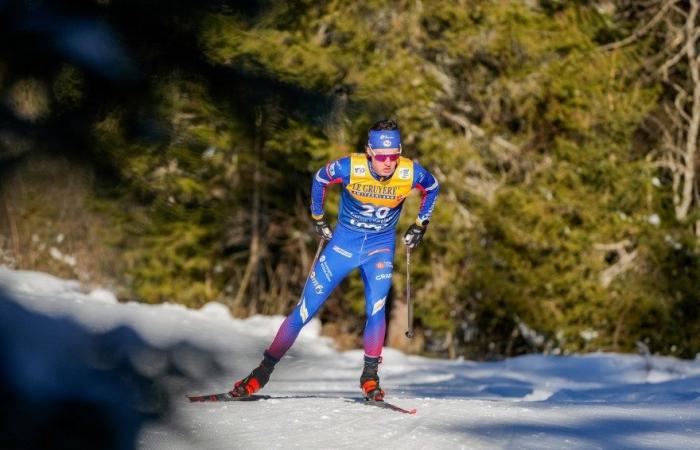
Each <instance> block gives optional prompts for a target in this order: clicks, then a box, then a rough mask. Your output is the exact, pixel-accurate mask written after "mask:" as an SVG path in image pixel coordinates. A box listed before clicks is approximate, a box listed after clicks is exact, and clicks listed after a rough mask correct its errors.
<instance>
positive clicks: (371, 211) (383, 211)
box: [360, 205, 391, 219]
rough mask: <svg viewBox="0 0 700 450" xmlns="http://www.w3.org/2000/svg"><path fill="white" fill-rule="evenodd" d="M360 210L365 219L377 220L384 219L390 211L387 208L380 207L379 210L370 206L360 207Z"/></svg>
mask: <svg viewBox="0 0 700 450" xmlns="http://www.w3.org/2000/svg"><path fill="white" fill-rule="evenodd" d="M362 209H363V211H362V212H361V213H360V214H362V215H363V216H365V217H376V218H377V219H384V218H385V217H386V216H388V215H389V211H391V208H389V207H388V206H380V207H379V208H375V207H374V206H372V205H362Z"/></svg>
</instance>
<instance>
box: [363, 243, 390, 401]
mask: <svg viewBox="0 0 700 450" xmlns="http://www.w3.org/2000/svg"><path fill="white" fill-rule="evenodd" d="M386 256H387V255H386V254H385V255H383V257H379V258H373V259H372V260H370V261H368V262H366V263H365V264H363V265H362V266H360V272H361V274H362V279H363V281H364V283H365V309H366V314H367V321H366V323H365V332H364V347H365V359H364V368H363V370H362V375H361V376H360V387H361V388H362V391H363V392H364V395H365V398H367V399H371V400H383V399H384V391H383V390H382V388H381V387H380V386H379V375H378V373H377V372H378V369H379V363H380V362H381V354H382V347H383V345H384V335H385V333H386V314H385V311H386V302H387V297H388V295H389V289H391V277H392V273H393V263H392V261H391V259H390V258H387V257H386Z"/></svg>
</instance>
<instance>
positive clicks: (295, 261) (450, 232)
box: [0, 0, 700, 358]
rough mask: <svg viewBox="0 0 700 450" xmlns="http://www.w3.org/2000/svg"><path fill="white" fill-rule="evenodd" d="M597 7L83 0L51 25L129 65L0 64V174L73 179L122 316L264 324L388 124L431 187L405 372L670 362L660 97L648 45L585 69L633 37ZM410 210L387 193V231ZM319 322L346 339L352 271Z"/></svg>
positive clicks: (680, 340) (683, 281)
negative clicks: (578, 356)
mask: <svg viewBox="0 0 700 450" xmlns="http://www.w3.org/2000/svg"><path fill="white" fill-rule="evenodd" d="M601 3H604V2H585V1H544V0H543V1H539V2H536V1H519V0H510V1H502V2H489V1H480V0H479V1H471V2H465V1H457V2H455V1H448V0H431V1H425V0H423V1H421V0H417V1H408V0H394V1H389V2H386V1H370V0H368V1H362V2H341V1H331V2H322V3H318V2H311V1H305V0H297V1H289V2H247V3H245V2H244V3H237V2H230V3H229V2H222V1H210V2H205V3H202V4H185V3H181V2H176V3H173V4H158V3H157V2H145V3H141V2H126V1H124V2H122V1H116V0H115V1H112V2H109V1H108V2H87V1H86V2H82V3H80V6H76V7H75V8H76V9H75V10H66V9H61V14H62V15H61V17H62V18H63V19H62V20H68V19H66V17H71V14H83V15H91V17H94V18H95V20H96V21H99V20H101V21H104V23H107V24H109V26H110V29H111V30H113V31H114V33H115V34H116V35H117V36H120V37H121V41H120V42H121V43H122V46H123V51H124V52H125V54H128V55H129V63H128V64H123V65H120V67H122V68H124V67H126V68H131V69H129V70H127V69H126V68H124V69H123V71H124V72H123V73H122V72H114V73H111V75H106V74H105V73H104V72H102V71H100V70H96V69H95V68H94V67H91V66H90V65H88V64H85V63H80V62H76V61H75V60H71V59H70V58H68V57H66V56H65V55H63V54H57V53H50V50H48V49H46V47H41V48H44V49H45V50H44V51H45V52H47V54H48V56H47V57H46V62H45V64H44V65H43V66H41V65H38V63H37V62H35V61H32V62H27V61H23V60H22V58H20V56H19V53H20V51H21V50H22V48H21V47H20V48H18V49H10V48H7V46H6V45H4V46H3V52H4V54H5V55H6V57H5V58H4V62H0V63H1V64H2V65H0V95H1V96H2V98H3V99H4V102H5V103H4V104H5V105H9V106H7V107H6V110H3V111H2V114H3V115H4V117H7V118H8V121H7V122H6V123H8V124H9V125H8V126H7V127H5V128H3V129H2V130H0V131H1V132H2V134H1V135H0V138H1V139H2V141H1V145H2V149H3V150H2V151H3V155H4V157H3V159H2V161H4V162H12V161H16V160H19V159H21V158H26V159H29V160H31V158H33V153H32V151H31V150H30V149H32V148H36V147H39V148H41V149H42V150H44V151H46V150H48V151H61V152H63V151H65V152H66V153H67V154H69V157H72V158H73V159H75V160H82V161H85V160H87V161H89V162H90V164H91V165H92V168H93V171H94V173H95V174H96V177H94V179H93V182H92V191H91V198H90V205H92V207H91V211H92V213H93V214H98V215H100V216H101V217H102V218H104V223H105V224H106V225H105V226H107V227H109V229H108V233H106V235H108V237H105V240H104V244H105V246H108V247H109V248H110V249H112V250H115V251H116V253H115V254H116V255H118V257H117V258H118V261H115V263H114V265H112V266H111V268H112V270H113V273H110V274H109V275H110V276H112V277H113V278H114V279H115V280H116V281H115V282H116V283H118V284H119V286H120V287H121V288H122V289H125V290H126V291H125V292H126V293H125V294H124V297H126V298H130V297H132V296H135V297H136V298H138V299H140V300H142V301H146V302H163V301H170V302H179V303H183V304H186V305H189V306H201V305H203V304H204V303H206V302H208V301H212V300H217V301H222V302H224V303H226V304H228V305H229V306H230V307H231V308H232V310H233V311H234V312H235V313H236V314H239V315H247V314H253V313H264V314H286V313H287V312H288V311H289V308H290V307H291V306H292V305H293V304H294V303H295V302H296V301H297V300H298V295H299V290H300V289H301V287H302V286H303V283H304V280H305V277H306V274H307V271H308V267H309V264H310V262H311V258H312V257H313V252H314V250H315V245H316V243H315V241H314V239H315V238H314V236H313V235H312V233H311V226H310V222H309V220H308V215H309V212H308V203H309V186H310V183H311V178H312V175H313V173H314V172H315V170H317V168H318V167H320V166H321V165H322V164H324V163H325V162H326V161H327V160H328V159H332V158H336V157H339V156H342V155H344V154H346V153H348V152H351V151H362V147H363V145H364V139H365V137H366V130H367V128H368V126H369V125H370V124H371V123H372V122H374V121H376V120H378V119H380V118H384V117H392V118H395V119H396V120H397V121H398V122H399V124H400V126H401V128H402V131H403V138H404V144H405V150H406V153H407V155H408V156H410V157H414V158H416V159H418V160H419V161H420V162H421V164H423V165H424V166H426V167H427V168H428V169H429V170H431V171H432V172H433V173H434V174H435V175H436V177H437V178H438V179H439V181H440V183H441V196H440V198H439V200H438V205H437V208H436V211H435V215H434V218H433V220H432V222H431V224H430V227H429V231H428V233H427V234H426V240H425V242H424V244H422V245H421V246H420V247H419V248H418V249H417V250H416V251H414V257H413V264H412V281H413V285H414V295H415V308H416V312H415V314H416V320H417V322H418V324H419V327H418V328H419V330H420V331H422V332H423V333H424V334H425V337H426V343H427V344H426V348H425V350H426V352H432V353H436V354H441V355H442V354H448V355H450V356H456V355H462V354H463V355H465V356H467V357H469V358H495V357H501V356H504V355H514V354H521V353H527V352H534V351H546V352H553V353H567V352H579V351H594V350H615V351H632V350H634V348H635V346H636V345H637V342H639V341H643V342H645V343H646V344H647V345H648V346H649V347H650V348H651V349H652V350H653V351H657V352H660V353H665V354H676V355H680V356H684V357H692V356H694V355H695V353H696V352H698V351H700V340H699V339H698V338H697V335H698V333H697V331H698V328H700V309H699V308H698V306H697V305H698V304H699V303H698V302H699V301H700V298H698V293H697V289H696V285H697V282H696V280H697V279H698V278H699V277H700V258H699V256H698V236H697V235H696V234H695V232H694V230H691V227H688V223H687V222H680V221H678V220H677V219H676V218H675V216H674V210H673V203H672V201H671V200H670V196H671V195H672V194H671V192H670V188H669V182H668V180H666V179H665V178H664V176H665V175H664V173H663V172H660V171H659V169H658V167H657V166H655V165H654V164H652V163H651V161H650V158H649V155H650V154H651V153H652V152H653V150H654V146H655V144H656V142H655V140H654V138H653V136H649V135H647V134H645V131H644V130H645V122H646V121H648V120H649V118H650V117H653V116H655V115H658V114H659V108H660V106H659V105H660V104H661V103H662V102H663V100H664V96H667V95H668V94H667V93H666V92H664V90H663V89H662V86H660V85H659V83H658V82H657V81H655V80H654V79H652V78H649V77H648V76H645V74H646V68H645V66H644V64H645V62H646V59H645V57H646V56H648V55H650V54H653V52H654V51H656V47H657V46H658V45H659V43H658V42H657V41H655V40H654V39H651V38H650V39H640V40H638V41H636V42H634V43H633V44H632V45H628V46H624V47H621V48H619V49H615V50H614V51H601V46H603V45H605V44H609V43H610V42H614V41H616V40H620V39H622V38H624V36H627V35H629V33H630V31H631V30H632V29H634V28H636V24H635V23H633V22H630V21H629V19H625V18H624V17H623V18H621V17H620V16H619V15H614V14H611V13H610V12H609V11H605V10H604V8H603V7H602V6H601ZM0 13H2V9H0ZM5 13H6V14H8V17H12V16H11V15H12V14H15V15H16V16H15V17H25V18H26V17H31V14H32V11H24V10H22V11H15V10H12V11H10V10H9V9H8V10H7V11H5ZM132 18H137V20H138V22H139V23H140V24H141V27H137V28H133V27H131V26H129V25H128V24H129V23H130V22H129V20H130V19H132ZM100 23H102V22H100ZM5 33H8V32H7V31H6V32H5ZM22 37H23V38H24V40H23V41H22V42H24V44H23V45H30V44H33V43H35V42H37V36H36V35H32V34H31V33H30V34H29V35H27V34H26V33H25V34H24V35H22ZM109 68H111V66H109ZM3 74H4V75H3ZM120 74H121V75H120ZM46 136H50V137H51V138H53V139H47V137H46ZM66 149H69V150H66ZM7 167H10V166H9V165H8V166H7ZM13 167H17V166H13ZM8 170H9V169H8ZM13 170H16V169H13ZM6 179H9V178H6ZM3 188H4V189H5V190H11V189H14V188H15V186H9V185H8V184H7V183H6V184H5V185H3ZM45 189H50V184H46V187H45ZM337 197H338V195H337V194H334V193H331V196H330V198H329V199H328V202H327V211H328V212H329V215H331V216H333V214H334V213H335V211H336V210H337ZM28 207H29V206H27V208H28ZM417 209H418V200H417V199H416V198H411V199H409V200H408V201H407V205H406V207H405V211H404V215H403V217H402V220H401V226H400V231H403V230H404V229H405V228H406V227H407V226H408V225H409V224H410V223H411V222H412V221H413V220H414V219H413V218H414V216H415V213H416V211H417ZM694 214H695V215H694V216H693V215H691V219H693V218H695V219H696V218H697V215H698V212H697V211H695V212H694ZM37 217H39V216H37ZM42 217H43V216H42ZM695 219H693V220H695ZM63 220H69V219H65V218H64V219H63ZM26 223H27V225H26V226H29V225H28V224H30V223H35V222H34V221H27V222H26ZM0 226H1V227H6V225H5V224H3V223H1V221H0ZM0 233H2V235H3V236H9V235H10V233H9V232H7V231H6V228H0ZM3 242H9V240H8V239H4V240H0V245H2V244H3ZM10 247H11V246H10V245H9V244H7V245H4V246H3V251H5V252H10V251H11V248H10ZM397 247H398V248H397V255H396V264H395V276H394V283H395V288H394V290H393V293H392V297H393V299H394V301H402V300H403V289H404V288H403V283H404V281H405V278H404V274H405V259H404V256H403V247H402V246H397ZM35 267H38V268H41V267H42V266H41V264H40V263H37V264H36V266H35ZM101 270H104V271H106V272H109V268H101ZM321 314H322V315H321V318H322V320H324V321H335V322H338V323H340V324H341V325H340V327H339V328H341V329H343V330H345V331H346V332H347V333H354V334H356V335H358V336H359V331H360V330H361V329H362V327H363V324H364V317H363V314H364V300H363V292H362V285H361V281H360V280H359V277H356V276H352V275H351V277H350V278H349V279H348V280H346V281H345V282H344V283H343V284H342V285H341V287H340V288H339V289H337V290H336V292H335V293H334V294H333V295H332V297H331V299H330V300H329V301H328V302H327V304H326V306H325V308H324V309H323V311H322V313H321Z"/></svg>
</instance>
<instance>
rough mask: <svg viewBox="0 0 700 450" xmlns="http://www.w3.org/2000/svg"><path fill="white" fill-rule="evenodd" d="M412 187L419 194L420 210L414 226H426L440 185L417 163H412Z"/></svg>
mask: <svg viewBox="0 0 700 450" xmlns="http://www.w3.org/2000/svg"><path fill="white" fill-rule="evenodd" d="M413 187H414V188H416V189H418V190H419V191H420V192H421V202H420V209H419V210H418V217H417V218H416V224H418V225H426V224H427V222H428V221H429V220H430V216H431V215H432V214H433V209H434V208H435V202H436V201H437V197H438V193H439V192H440V184H439V183H438V181H437V180H436V179H435V177H434V176H433V174H431V173H430V172H428V171H427V170H426V169H425V168H424V167H423V166H421V165H420V164H418V163H417V162H414V163H413Z"/></svg>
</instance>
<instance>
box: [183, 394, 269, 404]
mask: <svg viewBox="0 0 700 450" xmlns="http://www.w3.org/2000/svg"><path fill="white" fill-rule="evenodd" d="M187 398H188V399H190V401H191V402H254V401H256V400H268V399H270V398H271V397H270V396H269V395H251V396H248V397H236V396H234V395H231V393H230V392H221V393H219V394H206V395H188V396H187Z"/></svg>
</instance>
